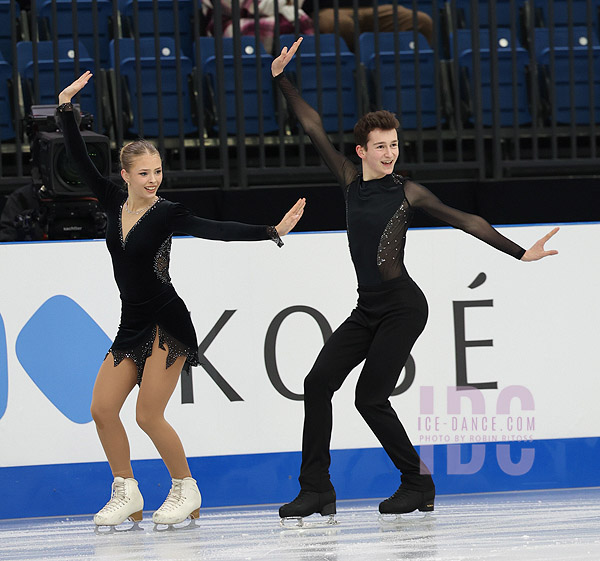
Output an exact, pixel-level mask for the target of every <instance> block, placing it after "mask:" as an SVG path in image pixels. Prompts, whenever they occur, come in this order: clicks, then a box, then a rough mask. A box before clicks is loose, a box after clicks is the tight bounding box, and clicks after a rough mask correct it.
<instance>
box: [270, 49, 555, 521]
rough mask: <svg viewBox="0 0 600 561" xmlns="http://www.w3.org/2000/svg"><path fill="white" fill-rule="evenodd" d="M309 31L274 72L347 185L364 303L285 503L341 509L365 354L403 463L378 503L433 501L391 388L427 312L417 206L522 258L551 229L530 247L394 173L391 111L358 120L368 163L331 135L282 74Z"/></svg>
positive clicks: (393, 453)
mask: <svg viewBox="0 0 600 561" xmlns="http://www.w3.org/2000/svg"><path fill="white" fill-rule="evenodd" d="M301 41H302V39H301V38H300V39H298V40H297V41H296V42H295V43H294V44H293V46H292V47H291V48H290V49H289V51H288V49H287V48H285V47H284V48H283V50H282V51H281V55H280V56H279V57H277V58H276V59H275V60H274V61H273V63H272V67H271V69H272V74H273V76H274V77H275V80H276V82H277V84H278V85H279V87H280V89H281V91H282V92H283V94H284V96H285V98H286V100H287V103H288V105H289V107H290V108H291V109H292V111H293V112H294V113H295V114H296V116H297V118H298V120H299V121H300V123H301V124H302V128H303V129H304V131H305V132H306V134H308V135H309V137H310V139H311V141H312V143H313V144H314V146H315V148H316V149H317V150H318V152H319V153H320V155H321V157H322V158H323V159H324V160H325V163H326V164H327V166H328V167H329V169H330V170H331V171H332V172H333V173H334V175H335V176H336V178H337V180H338V182H339V183H340V185H341V186H342V189H343V192H344V197H345V199H346V205H347V228H348V242H349V247H350V254H351V256H352V261H353V264H354V267H355V270H356V275H357V278H358V304H357V307H356V309H354V310H353V312H352V313H351V314H350V317H349V318H348V319H347V320H346V321H344V322H343V323H342V325H341V326H340V327H339V328H338V329H337V330H336V331H335V332H334V333H333V335H332V336H331V337H330V338H329V339H328V340H327V342H326V343H325V346H324V347H323V349H322V350H321V352H320V354H319V356H318V358H317V360H316V362H315V364H314V366H313V368H312V369H311V371H310V373H309V374H308V376H307V377H306V379H305V381H304V414H305V417H304V432H303V439H302V465H301V467H300V477H299V481H300V488H301V490H300V494H299V495H298V496H297V497H296V499H295V500H293V501H292V502H291V503H288V504H285V505H283V506H282V507H281V508H280V509H279V514H280V516H281V517H282V518H288V517H304V516H309V515H311V514H313V513H315V512H318V513H320V514H321V515H323V516H324V515H332V514H334V513H335V511H336V506H335V501H336V496H335V490H334V488H333V485H332V484H331V481H330V478H329V465H330V462H331V458H330V454H329V444H330V440H331V428H332V410H331V399H332V397H333V393H334V392H335V391H336V390H338V389H339V388H340V386H341V385H342V383H343V382H344V380H345V379H346V377H347V376H348V374H349V373H350V371H351V370H352V369H353V368H354V367H355V366H357V365H358V364H360V363H361V362H362V361H363V360H364V361H365V363H364V366H363V369H362V372H361V374H360V377H359V379H358V383H357V386H356V400H355V404H356V408H357V409H358V411H359V412H360V414H361V415H362V417H363V418H364V420H365V421H366V422H367V424H368V425H369V427H370V428H371V430H372V431H373V433H374V434H375V436H376V437H377V439H378V440H379V442H380V443H381V445H382V446H383V448H384V449H385V451H386V452H387V454H388V455H389V457H390V459H391V460H392V462H393V463H394V465H395V466H396V468H398V470H399V471H400V472H401V485H400V487H399V489H398V490H397V491H396V492H395V493H394V494H393V495H392V496H391V497H390V498H389V499H386V500H385V501H383V502H382V503H381V504H380V505H379V511H380V512H381V513H393V514H401V513H406V512H412V511H413V510H416V509H419V510H421V511H431V510H433V507H434V498H435V486H434V483H433V479H432V477H431V474H430V472H429V470H428V469H427V467H426V466H425V465H424V464H423V463H422V462H421V460H420V458H419V456H418V454H417V452H416V450H415V449H414V447H413V445H412V444H411V442H410V440H409V438H408V436H407V434H406V431H405V430H404V427H403V426H402V423H401V422H400V421H399V420H398V417H397V416H396V413H395V411H394V410H393V408H392V406H391V404H390V402H389V397H390V395H391V394H392V392H393V390H394V388H395V387H396V383H397V381H398V377H399V375H400V372H401V370H402V368H403V367H404V364H405V363H406V360H407V358H408V356H409V353H410V350H411V348H412V346H413V344H414V343H415V341H416V340H417V338H418V336H419V335H420V334H421V332H422V331H423V329H424V327H425V323H426V321H427V313H428V310H427V301H426V300H425V296H424V295H423V293H422V292H421V290H420V289H419V287H418V286H417V285H416V284H415V282H414V281H413V280H412V279H411V278H410V276H409V275H408V272H407V271H406V268H405V267H404V263H403V258H404V244H405V237H406V231H407V228H408V225H409V222H410V219H411V215H412V213H413V212H414V210H415V209H421V210H424V211H425V212H427V213H429V214H430V215H432V216H434V217H435V218H438V219H440V220H443V221H444V222H446V223H448V224H450V225H451V226H454V227H456V228H460V229H461V230H464V231H465V232H468V233H469V234H471V235H473V236H475V237H477V238H479V239H481V240H483V241H484V242H486V243H488V244H490V245H491V246H493V247H495V248H496V249H499V250H500V251H503V252H504V253H507V254H509V255H511V256H512V257H514V258H516V259H520V260H521V261H535V260H538V259H541V258H542V257H545V256H547V255H554V254H556V253H558V252H557V251H545V250H544V244H545V243H546V242H547V241H548V240H549V239H550V238H551V237H552V236H553V235H554V234H555V233H556V232H557V231H558V228H555V229H554V230H552V231H551V232H550V233H549V234H547V235H546V236H545V237H544V238H542V239H541V240H539V241H538V242H536V243H535V244H534V245H533V247H532V248H531V249H528V250H527V251H525V250H524V249H522V248H521V247H519V246H518V245H517V244H515V243H513V242H512V241H510V240H509V239H507V238H505V237H504V236H502V235H501V234H500V233H499V232H497V231H496V230H495V229H494V228H492V227H491V226H490V225H489V224H488V223H487V222H486V221H485V220H484V219H483V218H480V217H479V216H475V215H472V214H467V213H465V212H461V211H459V210H456V209H453V208H450V207H448V206H446V205H445V204H443V203H442V202H441V201H440V200H439V199H438V198H437V197H436V196H435V195H433V193H431V192H430V191H429V190H428V189H426V188H425V187H423V186H422V185H419V184H418V183H415V182H414V181H410V180H409V179H406V178H404V177H401V176H399V175H397V174H396V173H394V164H395V163H396V160H397V159H398V133H397V129H398V127H399V123H398V121H397V119H396V118H395V116H394V115H393V114H392V113H389V112H388V111H376V112H373V113H368V114H366V115H365V116H363V117H362V118H361V119H360V120H359V121H358V122H357V123H356V126H355V128H354V135H355V141H356V153H357V154H358V157H359V158H360V159H361V161H362V171H361V172H359V171H358V170H357V169H356V168H355V166H354V165H353V164H352V162H351V161H350V160H349V159H348V158H346V157H345V156H344V155H343V154H341V153H340V152H338V151H337V150H336V149H335V148H334V146H333V145H332V144H331V142H330V141H329V139H328V137H327V134H326V133H325V130H324V129H323V126H322V124H321V119H320V117H319V115H318V114H317V112H316V111H315V110H314V109H313V108H312V107H310V106H309V105H308V104H307V103H306V102H305V101H304V100H303V99H302V97H301V96H300V94H299V93H298V91H297V90H296V89H295V88H294V87H293V86H292V84H291V83H290V82H289V81H288V79H287V78H286V77H285V76H284V75H283V70H284V68H285V66H286V65H287V64H288V62H289V61H290V60H291V59H292V57H293V56H294V53H295V52H296V50H297V49H298V47H299V45H300V43H301Z"/></svg>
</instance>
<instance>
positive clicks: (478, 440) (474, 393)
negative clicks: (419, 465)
mask: <svg viewBox="0 0 600 561" xmlns="http://www.w3.org/2000/svg"><path fill="white" fill-rule="evenodd" d="M486 393H488V399H489V392H486ZM445 394H446V395H445V396H443V398H445V399H444V401H445V404H444V405H445V407H443V408H441V407H440V405H441V404H440V403H439V402H440V397H441V396H439V395H438V396H434V388H433V386H422V387H421V388H420V411H419V413H420V415H419V417H418V419H417V431H418V437H417V443H418V444H419V445H420V448H421V457H422V458H423V461H424V462H425V463H426V464H427V465H428V467H429V469H430V471H432V472H433V471H434V470H433V459H434V458H433V456H434V454H433V451H434V447H435V445H440V444H441V445H447V466H446V467H447V473H448V474H463V475H465V474H473V473H476V472H478V471H479V470H480V469H481V468H482V467H483V465H484V462H485V461H486V454H488V455H489V454H490V452H491V451H495V456H496V458H495V460H496V461H497V463H498V465H499V467H500V468H501V469H502V471H504V472H505V473H507V474H510V475H523V474H525V473H527V472H528V471H529V470H530V469H531V467H532V466H533V462H534V459H535V449H534V448H533V447H526V446H523V447H522V448H521V450H520V458H519V459H518V460H517V461H516V462H515V461H514V459H515V458H514V457H513V456H514V452H513V455H512V456H511V450H510V443H512V442H521V443H528V442H532V441H533V440H534V433H535V429H536V418H535V402H534V399H533V395H532V393H531V391H529V389H528V388H526V387H525V386H518V385H514V386H507V387H506V388H504V389H502V390H500V391H499V392H498V395H497V397H496V401H495V403H494V404H493V406H492V407H491V408H490V407H489V405H488V407H487V408H486V399H485V397H484V394H483V392H482V391H481V390H480V389H479V388H475V387H464V386H463V387H460V386H449V387H447V388H446V392H445ZM436 402H437V404H438V407H436V406H435V404H436ZM490 409H491V410H490ZM490 443H491V444H492V446H489V444H490ZM494 443H495V444H496V445H495V446H494ZM465 444H470V445H472V446H470V447H469V448H470V458H468V459H465V456H468V455H469V454H468V452H467V451H465V450H464V446H461V445H465Z"/></svg>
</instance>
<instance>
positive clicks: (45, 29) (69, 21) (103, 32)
mask: <svg viewBox="0 0 600 561" xmlns="http://www.w3.org/2000/svg"><path fill="white" fill-rule="evenodd" d="M55 1H56V22H54V20H53V18H52V10H53V8H52V4H53V0H43V1H41V2H40V1H38V3H37V9H38V21H39V23H40V37H42V38H44V39H48V40H50V39H52V38H53V37H54V36H55V34H54V32H53V30H54V24H55V23H56V31H57V33H56V37H57V38H58V39H70V40H71V41H72V40H73V2H72V1H71V0H55ZM76 5H77V33H78V40H79V41H80V42H81V43H83V44H84V45H85V47H86V49H87V52H88V53H89V55H90V57H91V58H94V57H95V44H96V34H97V41H98V57H99V58H98V60H99V61H100V64H101V65H106V64H107V63H108V40H109V18H110V16H111V14H112V2H111V1H110V0H96V10H97V15H96V18H97V19H96V20H94V2H93V0H77V2H76ZM95 22H97V25H94V23H95Z"/></svg>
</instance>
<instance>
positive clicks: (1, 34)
mask: <svg viewBox="0 0 600 561" xmlns="http://www.w3.org/2000/svg"><path fill="white" fill-rule="evenodd" d="M9 21H10V0H0V22H2V25H0V55H3V57H4V59H5V60H7V59H8V60H10V58H11V53H10V40H11V39H10V34H11V26H10V25H7V22H9Z"/></svg>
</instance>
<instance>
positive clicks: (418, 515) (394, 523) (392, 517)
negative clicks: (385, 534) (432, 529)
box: [379, 511, 435, 528]
mask: <svg viewBox="0 0 600 561" xmlns="http://www.w3.org/2000/svg"><path fill="white" fill-rule="evenodd" d="M433 520H435V516H434V514H433V512H421V511H415V512H407V513H403V514H380V515H379V523H380V524H381V526H383V527H393V528H396V527H401V526H406V525H408V524H418V523H421V522H429V521H433Z"/></svg>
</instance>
